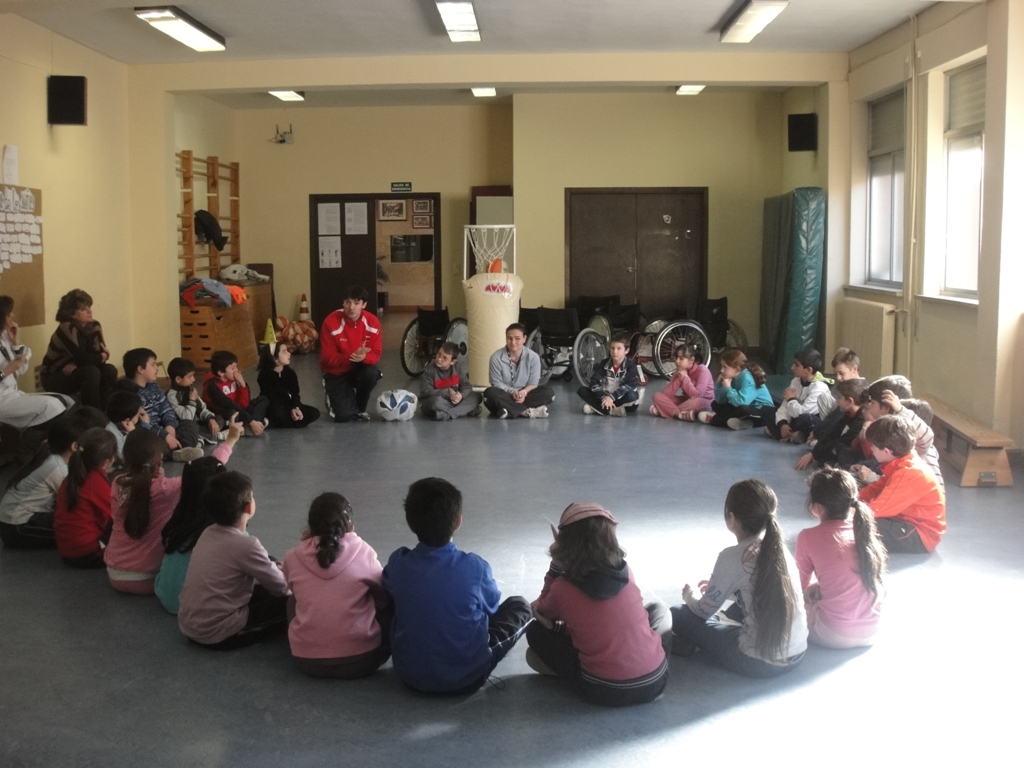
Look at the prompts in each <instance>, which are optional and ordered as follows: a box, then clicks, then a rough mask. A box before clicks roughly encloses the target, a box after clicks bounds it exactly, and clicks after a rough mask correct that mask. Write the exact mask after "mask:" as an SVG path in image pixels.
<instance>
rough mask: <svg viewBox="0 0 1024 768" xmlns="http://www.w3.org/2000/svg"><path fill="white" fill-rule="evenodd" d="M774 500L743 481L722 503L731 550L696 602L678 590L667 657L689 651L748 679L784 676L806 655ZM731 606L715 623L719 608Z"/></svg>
mask: <svg viewBox="0 0 1024 768" xmlns="http://www.w3.org/2000/svg"><path fill="white" fill-rule="evenodd" d="M778 507H779V502H778V499H777V498H776V496H775V492H774V491H773V490H772V489H771V488H769V487H768V486H767V485H766V484H765V483H763V482H762V481H760V480H743V481H741V482H739V483H736V484H735V485H733V486H732V487H731V488H730V489H729V493H728V495H727V496H726V497H725V527H726V528H728V529H729V532H730V533H731V534H732V535H733V536H735V537H736V544H734V545H733V546H731V547H727V548H726V549H723V550H722V552H721V553H720V554H719V555H718V560H717V561H716V562H715V568H714V571H713V572H712V573H711V578H710V579H708V580H707V581H701V582H700V583H699V584H698V585H697V587H698V589H699V590H700V594H699V595H698V594H697V592H695V591H694V589H693V587H691V586H690V585H689V584H687V585H686V586H684V587H683V601H684V604H683V605H679V606H676V607H674V608H672V631H673V632H674V633H675V635H676V641H675V644H674V645H673V653H678V654H679V655H682V656H688V655H692V654H693V653H695V652H696V651H697V650H699V651H701V652H702V653H704V654H705V655H706V656H707V657H708V659H709V661H712V662H713V663H715V664H717V665H719V666H721V667H724V668H726V669H728V670H731V671H733V672H736V673H738V674H741V675H747V676H749V677H775V676H777V675H781V674H782V673H784V672H788V671H789V670H791V669H792V668H793V667H795V666H796V665H797V664H799V663H800V661H801V659H803V657H804V652H805V651H806V650H807V619H806V615H805V613H804V605H803V600H801V599H800V575H799V573H798V572H797V569H796V564H795V563H794V562H793V560H792V558H791V557H790V556H789V552H788V551H787V550H786V542H785V540H784V539H783V536H782V528H781V527H780V526H779V519H778ZM729 599H734V600H735V601H736V602H735V603H733V604H732V605H731V606H730V607H729V608H728V609H727V610H725V611H724V612H723V614H722V615H720V614H719V613H718V610H719V609H720V608H721V607H722V604H723V603H725V601H726V600H729Z"/></svg>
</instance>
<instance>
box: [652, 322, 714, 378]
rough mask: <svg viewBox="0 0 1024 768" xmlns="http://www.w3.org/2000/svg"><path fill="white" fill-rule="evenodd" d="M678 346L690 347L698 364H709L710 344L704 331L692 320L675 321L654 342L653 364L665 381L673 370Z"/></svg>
mask: <svg viewBox="0 0 1024 768" xmlns="http://www.w3.org/2000/svg"><path fill="white" fill-rule="evenodd" d="M679 344H688V345H690V346H692V347H693V349H694V352H695V353H696V354H695V355H694V359H695V360H696V361H697V362H698V363H703V364H704V365H707V364H708V363H710V362H711V342H710V341H709V340H708V337H707V334H706V333H704V329H703V328H701V327H700V325H698V324H697V323H695V322H693V321H692V320H676V321H675V322H673V323H669V324H668V325H666V326H665V327H664V328H663V329H662V330H661V333H659V334H658V337H657V339H655V341H654V362H655V364H656V365H657V366H658V372H659V373H660V374H661V375H662V376H664V377H665V378H666V379H667V378H669V377H671V376H672V371H674V370H675V367H676V363H675V349H676V347H677V346H678V345H679Z"/></svg>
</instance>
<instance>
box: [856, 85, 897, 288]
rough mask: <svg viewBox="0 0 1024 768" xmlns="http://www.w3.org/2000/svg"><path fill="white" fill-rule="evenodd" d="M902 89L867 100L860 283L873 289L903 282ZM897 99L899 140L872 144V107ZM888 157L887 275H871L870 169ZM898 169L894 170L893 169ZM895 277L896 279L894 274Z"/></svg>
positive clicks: (890, 286)
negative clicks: (864, 204) (862, 269)
mask: <svg viewBox="0 0 1024 768" xmlns="http://www.w3.org/2000/svg"><path fill="white" fill-rule="evenodd" d="M906 98H907V94H906V88H905V86H901V87H900V88H898V89H897V90H895V91H893V92H891V93H888V94H886V95H884V96H882V97H880V98H877V99H875V100H873V101H871V102H869V103H868V105H867V107H868V115H867V117H868V151H867V157H866V160H867V163H866V169H867V174H866V178H867V186H866V195H867V201H866V202H867V205H866V207H865V216H864V228H865V240H864V285H865V286H869V287H873V288H885V289H889V290H892V289H895V290H902V289H903V288H904V285H905V275H904V272H903V259H904V247H905V245H904V243H905V226H904V216H905V213H906V200H905V196H906V172H907V169H906V126H907V121H906ZM896 99H899V101H900V104H901V106H902V107H903V116H902V120H901V124H902V126H901V127H902V131H901V132H900V137H899V138H900V140H899V141H898V142H892V141H890V142H889V143H888V144H885V145H881V146H872V145H873V143H874V140H875V137H874V136H873V133H874V125H875V122H874V116H875V113H874V110H875V109H876V108H878V107H880V105H882V104H884V103H885V102H887V101H893V100H896ZM885 158H888V159H889V161H890V162H889V169H890V172H889V178H890V184H889V191H888V203H889V205H888V214H889V215H888V228H889V233H888V253H887V254H886V260H887V261H888V268H887V270H886V271H887V274H888V278H879V277H874V276H873V275H874V274H875V273H876V272H877V271H878V270H876V269H875V266H876V264H877V262H876V261H875V258H874V257H875V256H876V255H878V254H876V253H874V252H873V249H874V244H875V242H876V238H875V237H874V236H873V235H874V232H873V224H874V222H875V215H874V210H875V206H874V203H875V197H874V195H873V190H874V189H875V184H874V180H875V178H876V176H875V175H873V173H872V169H873V167H874V166H875V163H876V161H878V160H879V159H885ZM898 168H899V169H901V170H900V171H899V172H897V169H898ZM897 275H898V276H899V278H898V279H896V276H897Z"/></svg>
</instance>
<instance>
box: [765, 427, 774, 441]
mask: <svg viewBox="0 0 1024 768" xmlns="http://www.w3.org/2000/svg"><path fill="white" fill-rule="evenodd" d="M764 436H765V437H770V438H771V439H772V440H774V439H775V435H773V434H772V431H771V430H770V429H768V427H767V426H766V427H765V428H764Z"/></svg>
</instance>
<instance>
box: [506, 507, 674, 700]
mask: <svg viewBox="0 0 1024 768" xmlns="http://www.w3.org/2000/svg"><path fill="white" fill-rule="evenodd" d="M616 525H618V521H617V520H616V519H615V518H614V517H613V516H612V513H611V512H609V511H608V510H607V509H605V508H604V507H602V506H600V505H598V504H593V503H591V502H577V503H575V504H570V505H569V506H568V507H566V509H565V511H564V512H562V517H561V519H560V520H559V521H558V529H557V530H556V531H555V532H554V533H555V543H554V544H552V545H551V549H550V550H549V553H550V554H551V567H550V569H549V570H548V572H547V574H546V575H545V576H544V589H543V590H542V591H541V593H540V597H538V598H537V599H536V600H535V601H534V602H533V617H534V619H535V621H533V622H531V623H530V625H529V627H527V630H526V640H527V642H528V643H529V644H530V647H529V649H528V650H527V652H526V661H527V663H528V664H529V665H530V666H531V667H532V668H533V669H535V670H537V671H538V672H541V673H543V674H551V675H557V676H558V677H561V678H563V679H565V680H566V681H568V682H569V683H570V684H571V685H572V686H573V687H574V688H575V689H577V690H578V691H579V692H580V693H581V694H582V695H583V697H584V698H586V699H588V700H590V701H592V702H594V703H595V704H604V705H606V706H613V707H614V706H624V705H627V704H643V703H645V702H648V701H654V699H656V698H658V696H660V695H661V692H662V691H663V690H664V689H665V684H666V683H667V682H668V659H666V657H665V649H664V647H663V645H662V636H663V635H666V636H671V625H672V622H671V618H670V616H669V612H668V608H667V607H666V606H665V605H663V604H661V603H650V604H648V605H646V606H645V605H644V602H643V598H642V597H641V595H640V589H639V588H638V587H637V585H636V582H635V581H634V579H633V572H632V571H631V570H630V569H629V566H628V565H626V560H625V556H626V553H625V552H623V551H622V549H621V548H620V547H619V542H618V539H617V537H616V536H615V526H616Z"/></svg>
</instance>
